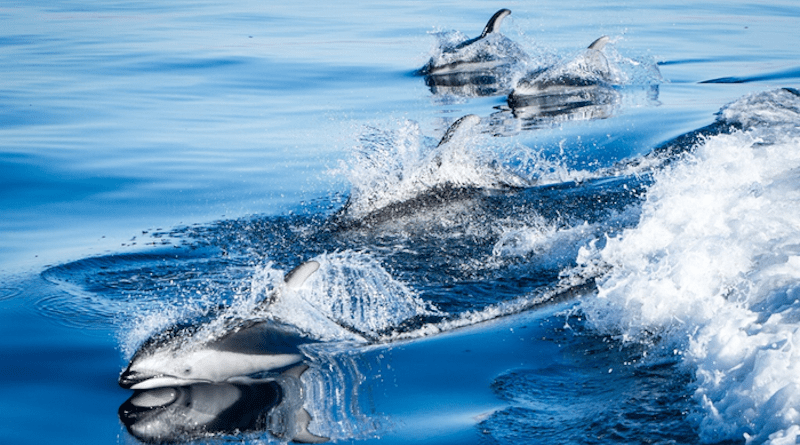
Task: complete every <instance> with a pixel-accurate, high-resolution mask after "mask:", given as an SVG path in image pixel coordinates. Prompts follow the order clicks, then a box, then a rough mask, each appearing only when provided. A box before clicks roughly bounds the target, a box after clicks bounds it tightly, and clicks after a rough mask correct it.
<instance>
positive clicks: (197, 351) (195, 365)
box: [119, 261, 319, 390]
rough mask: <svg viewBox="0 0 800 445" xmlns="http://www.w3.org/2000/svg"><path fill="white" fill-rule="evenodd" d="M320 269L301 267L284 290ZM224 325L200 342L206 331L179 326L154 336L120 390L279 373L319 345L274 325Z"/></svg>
mask: <svg viewBox="0 0 800 445" xmlns="http://www.w3.org/2000/svg"><path fill="white" fill-rule="evenodd" d="M317 269H319V263H318V262H316V261H309V262H306V263H303V264H301V265H300V266H298V267H297V268H295V269H294V270H292V271H291V272H289V273H288V274H287V275H286V278H285V288H284V290H293V289H297V288H299V287H300V286H302V285H303V283H304V282H305V281H306V279H308V277H309V276H311V275H312V274H313V273H314V272H316V271H317ZM275 298H276V296H275V295H273V296H272V300H274V299H275ZM268 302H269V300H268V301H265V302H264V303H268ZM224 326H225V328H224V329H223V330H224V332H223V333H222V334H220V335H214V334H212V335H210V336H209V337H210V338H207V339H198V338H197V337H198V336H199V335H200V333H201V332H202V331H201V328H200V327H198V326H196V325H192V326H173V327H172V328H169V329H167V330H165V331H162V332H161V333H159V334H156V335H154V336H153V337H151V338H150V339H148V340H147V341H145V342H144V344H142V346H140V347H139V349H138V350H137V351H136V353H135V354H134V355H133V357H132V358H131V361H130V363H129V364H128V366H127V368H126V369H125V370H124V371H123V372H122V374H121V375H120V377H119V385H120V386H121V387H123V388H128V389H134V390H141V389H152V388H158V387H164V386H181V385H188V384H192V383H200V382H206V383H218V382H225V381H228V380H229V379H231V378H233V377H237V376H244V375H250V374H253V373H262V372H269V371H278V370H281V369H285V368H288V367H291V366H293V365H296V364H298V363H300V362H301V361H302V360H303V358H304V356H303V354H302V352H301V351H300V349H299V347H300V346H301V345H303V344H307V343H312V342H314V341H315V340H314V339H312V338H310V337H308V336H307V335H305V334H304V333H302V332H300V331H299V330H298V329H296V328H294V327H292V326H290V325H287V324H284V323H280V322H277V321H273V320H256V321H253V320H230V321H225V324H224Z"/></svg>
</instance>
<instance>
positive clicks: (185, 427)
mask: <svg viewBox="0 0 800 445" xmlns="http://www.w3.org/2000/svg"><path fill="white" fill-rule="evenodd" d="M307 368H308V366H306V365H300V366H297V367H294V368H291V369H289V370H288V371H285V372H284V373H282V374H279V375H275V376H270V377H263V378H259V379H252V378H249V377H246V376H241V377H238V378H233V379H230V380H228V381H226V382H219V383H207V382H202V383H194V384H191V385H184V386H166V387H159V388H152V389H145V390H140V391H136V392H134V394H133V395H132V396H131V398H129V399H128V400H127V401H125V403H123V404H122V406H120V408H119V418H120V420H121V421H122V423H123V424H124V425H125V427H126V428H127V429H128V431H129V432H130V433H131V434H132V435H133V436H134V437H136V438H137V439H139V440H142V441H145V442H165V441H167V442H180V441H188V440H193V439H197V438H201V437H205V436H209V435H219V434H235V433H241V432H256V431H264V432H269V433H271V434H272V435H274V436H275V437H276V438H278V439H280V440H283V441H295V442H302V443H322V442H326V441H328V440H329V439H328V438H326V437H322V436H317V435H314V434H312V433H310V432H309V430H308V425H309V422H310V421H311V416H310V415H309V413H308V411H306V410H305V408H303V402H304V394H305V390H304V389H303V383H302V382H301V380H300V377H301V375H302V374H303V373H304V372H305V371H306V369H307Z"/></svg>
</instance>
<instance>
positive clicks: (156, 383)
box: [119, 347, 214, 389]
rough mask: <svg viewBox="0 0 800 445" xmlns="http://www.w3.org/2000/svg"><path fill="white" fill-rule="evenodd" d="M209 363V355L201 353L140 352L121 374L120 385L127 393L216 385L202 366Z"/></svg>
mask: <svg viewBox="0 0 800 445" xmlns="http://www.w3.org/2000/svg"><path fill="white" fill-rule="evenodd" d="M208 359H209V357H208V352H207V351H206V352H205V353H204V351H201V350H200V351H198V350H195V351H191V350H190V351H179V350H175V349H173V348H170V347H159V348H152V349H148V348H140V349H139V350H138V351H137V352H136V354H135V355H134V356H133V358H132V359H131V361H130V363H129V364H128V367H127V368H125V370H124V371H123V372H122V374H120V376H119V385H120V386H121V387H123V388H126V389H151V388H157V387H162V386H180V385H187V384H190V383H197V382H203V381H205V382H210V381H214V380H213V378H211V377H212V376H210V375H208V372H204V371H207V370H206V367H205V366H202V365H203V361H208Z"/></svg>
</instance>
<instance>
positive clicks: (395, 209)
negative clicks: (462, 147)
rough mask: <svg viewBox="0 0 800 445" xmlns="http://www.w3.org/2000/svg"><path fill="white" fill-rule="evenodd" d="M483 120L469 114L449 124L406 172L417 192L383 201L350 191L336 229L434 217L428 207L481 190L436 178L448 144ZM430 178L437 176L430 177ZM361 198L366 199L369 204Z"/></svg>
mask: <svg viewBox="0 0 800 445" xmlns="http://www.w3.org/2000/svg"><path fill="white" fill-rule="evenodd" d="M480 123H481V119H480V117H478V116H476V115H474V114H468V115H466V116H463V117H461V118H459V119H457V120H456V121H455V122H453V123H452V124H451V125H450V126H449V127H448V129H447V130H446V131H445V133H444V135H443V136H442V138H441V139H440V140H439V143H438V144H437V145H436V148H435V150H434V152H433V153H431V155H430V156H428V157H427V158H426V159H425V162H424V164H423V165H421V166H420V167H419V168H418V169H417V170H416V171H414V172H411V173H410V174H408V175H407V176H408V177H413V178H416V181H417V183H415V185H417V186H418V187H416V189H415V193H413V194H408V195H406V196H399V197H398V196H396V195H395V196H393V198H396V199H393V200H392V201H387V202H386V203H384V204H380V205H378V204H375V203H373V202H370V199H369V197H367V198H360V197H355V196H353V195H351V196H350V197H349V198H348V200H347V202H346V203H345V204H344V206H343V207H342V208H341V209H340V210H339V211H338V212H337V213H336V214H335V215H334V217H333V220H334V222H335V223H336V226H337V229H339V230H350V229H355V228H359V227H370V226H373V225H376V224H382V223H385V222H387V221H392V220H396V219H398V218H403V217H406V216H417V217H420V218H424V217H431V218H435V215H432V214H430V215H427V214H426V213H427V212H428V211H429V210H432V209H435V208H438V207H441V206H442V205H443V204H453V203H456V202H459V201H464V200H469V199H470V198H472V197H473V196H474V195H475V194H476V193H480V192H479V190H478V189H477V188H476V187H471V186H468V185H467V186H464V185H453V184H451V183H447V182H434V181H436V180H437V179H436V178H437V170H439V169H441V168H443V165H444V163H445V162H446V160H445V159H444V157H445V156H446V153H447V151H448V149H449V148H451V147H448V145H449V144H451V143H456V144H458V143H459V142H463V140H464V139H466V138H468V137H469V134H470V133H472V132H477V131H479V126H480ZM429 178H434V179H433V180H431V181H429ZM409 188H410V187H409ZM361 201H363V202H366V204H364V203H362V202H361Z"/></svg>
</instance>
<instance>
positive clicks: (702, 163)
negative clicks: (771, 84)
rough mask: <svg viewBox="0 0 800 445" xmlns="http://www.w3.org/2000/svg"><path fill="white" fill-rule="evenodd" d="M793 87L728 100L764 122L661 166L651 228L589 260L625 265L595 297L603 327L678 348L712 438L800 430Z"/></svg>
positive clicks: (642, 227) (762, 437)
mask: <svg viewBox="0 0 800 445" xmlns="http://www.w3.org/2000/svg"><path fill="white" fill-rule="evenodd" d="M790 96H794V94H793V93H792V92H790V91H785V90H779V91H773V92H768V93H760V94H758V95H752V96H748V97H745V98H744V99H743V100H741V101H737V102H736V103H734V104H731V105H730V106H728V107H726V108H724V109H723V111H722V112H721V114H722V115H723V117H724V118H725V119H731V120H732V119H737V120H739V121H746V122H748V123H749V125H755V126H753V127H752V128H749V129H748V130H747V131H737V132H734V133H732V134H721V135H717V136H713V137H709V138H707V139H705V141H704V142H703V143H701V144H700V145H699V146H698V147H697V148H696V150H695V151H694V152H693V153H692V155H691V156H688V157H687V158H685V159H683V160H682V161H681V162H679V163H676V164H674V165H673V166H672V167H671V168H667V169H664V170H662V171H659V172H657V173H656V174H655V175H654V184H653V185H652V186H651V187H650V189H649V191H648V195H647V200H646V202H645V204H644V206H643V209H642V215H641V219H640V222H639V224H638V226H636V227H635V228H633V229H630V230H626V231H624V232H623V233H622V234H621V235H620V236H617V237H614V238H610V239H609V240H608V241H607V243H606V245H605V246H604V247H602V248H599V247H595V248H586V249H583V250H582V252H581V254H580V256H579V259H578V261H579V263H581V264H583V265H584V266H585V267H587V268H591V267H596V265H598V264H602V265H605V266H610V267H611V268H612V269H611V271H610V272H609V273H608V274H606V275H605V276H604V277H602V278H601V279H599V280H598V295H597V297H596V298H593V299H586V300H584V301H583V303H582V310H583V311H584V312H585V314H586V316H587V319H588V321H589V323H590V326H591V327H593V328H594V329H597V330H599V331H600V332H603V333H610V334H614V335H616V336H618V337H619V338H620V339H621V340H623V341H626V342H640V343H643V344H650V345H653V346H654V348H656V349H659V348H661V350H667V351H672V353H674V354H677V355H679V356H682V357H683V362H684V364H685V365H686V366H687V367H689V369H691V370H692V371H693V373H694V375H695V379H696V382H695V383H694V384H695V385H696V390H695V398H696V401H697V403H698V404H699V405H700V407H701V408H700V412H699V413H698V414H697V416H696V419H695V420H696V421H697V424H698V425H699V428H700V436H701V439H702V440H703V441H705V442H717V441H724V440H736V439H742V438H744V439H746V440H747V441H748V442H753V443H776V444H777V443H794V442H795V441H796V440H797V439H798V438H799V437H800V428H798V427H797V425H798V423H800V414H798V413H800V348H797V347H795V346H796V345H798V344H800V343H799V342H800V267H799V266H800V230H798V229H800V131H798V123H800V121H798V119H797V113H796V110H797V108H796V107H797V104H798V99H797V96H794V98H792V97H790ZM787 101H788V102H787ZM747 110H751V111H750V112H748V111H747Z"/></svg>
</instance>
